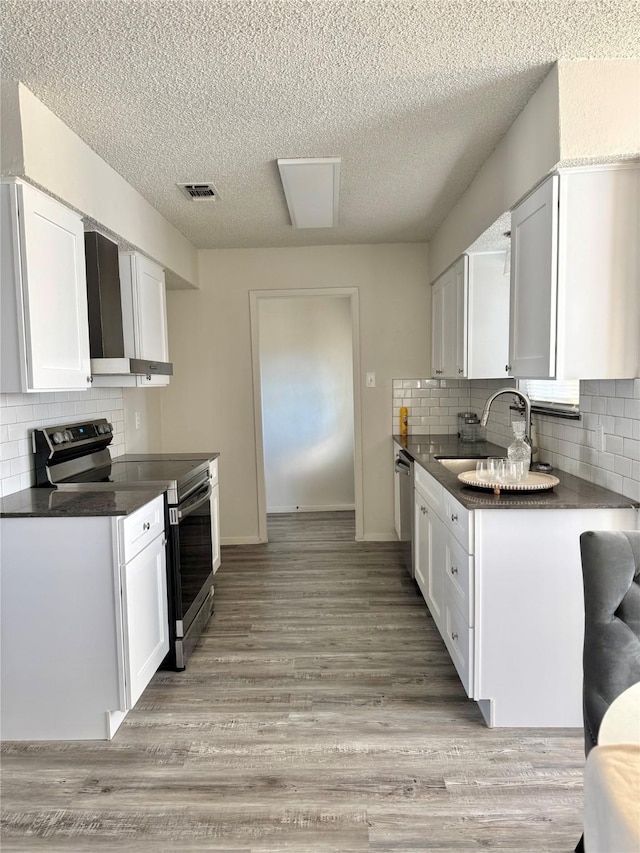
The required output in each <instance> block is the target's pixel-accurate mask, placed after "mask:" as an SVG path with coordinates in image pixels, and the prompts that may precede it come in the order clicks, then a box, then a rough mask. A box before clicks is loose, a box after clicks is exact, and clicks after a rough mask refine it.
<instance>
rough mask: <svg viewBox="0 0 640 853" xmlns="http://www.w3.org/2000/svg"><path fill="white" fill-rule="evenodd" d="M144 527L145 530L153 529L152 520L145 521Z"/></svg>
mask: <svg viewBox="0 0 640 853" xmlns="http://www.w3.org/2000/svg"><path fill="white" fill-rule="evenodd" d="M142 529H143V530H151V522H150V521H145V523H144V524H143V525H142Z"/></svg>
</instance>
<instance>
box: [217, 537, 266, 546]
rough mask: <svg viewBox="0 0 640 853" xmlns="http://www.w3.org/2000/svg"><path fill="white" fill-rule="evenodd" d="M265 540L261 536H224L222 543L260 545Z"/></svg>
mask: <svg viewBox="0 0 640 853" xmlns="http://www.w3.org/2000/svg"><path fill="white" fill-rule="evenodd" d="M263 541H264V540H263V539H260V537H259V536H223V537H222V539H220V544H221V545H260V544H262V542H263Z"/></svg>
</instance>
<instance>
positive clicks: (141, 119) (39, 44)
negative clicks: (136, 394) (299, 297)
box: [0, 0, 640, 248]
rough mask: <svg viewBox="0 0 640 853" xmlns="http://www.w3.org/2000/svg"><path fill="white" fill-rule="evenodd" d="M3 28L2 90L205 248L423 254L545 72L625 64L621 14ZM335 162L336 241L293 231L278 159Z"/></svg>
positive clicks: (476, 9)
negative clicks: (194, 189)
mask: <svg viewBox="0 0 640 853" xmlns="http://www.w3.org/2000/svg"><path fill="white" fill-rule="evenodd" d="M0 23H1V25H2V30H3V44H2V74H3V75H4V76H5V77H11V78H14V79H17V80H20V81H22V82H24V83H25V85H26V86H27V87H28V88H29V89H31V91H32V92H33V93H34V94H35V95H36V96H37V97H38V98H39V99H40V100H41V101H42V102H43V103H44V104H46V105H47V106H48V107H49V108H50V109H51V110H53V112H54V113H56V114H57V115H58V116H59V117H60V118H61V119H62V120H63V121H64V122H66V124H67V125H68V126H69V127H71V128H72V129H73V130H74V131H75V132H76V133H78V135H79V136H80V137H81V138H82V139H84V140H85V142H87V143H88V144H89V145H90V146H91V147H92V148H93V149H94V150H95V151H96V152H97V153H98V154H99V155H100V156H101V157H103V158H104V159H105V160H106V161H107V162H108V163H109V164H110V165H111V166H113V167H114V168H115V169H116V170H117V171H118V172H119V173H120V174H121V175H123V177H124V178H125V179H126V180H127V181H129V183H131V184H132V185H133V186H134V187H136V189H138V190H139V191H140V193H142V195H143V196H144V197H145V198H146V199H148V201H149V202H151V204H153V205H154V207H156V208H157V209H158V210H159V211H160V212H161V213H162V214H163V215H164V216H165V217H166V218H167V219H168V220H169V221H170V222H172V223H173V224H174V225H175V226H176V227H177V228H178V229H179V230H180V231H181V232H182V233H183V234H185V236H187V237H188V238H189V239H190V240H191V241H192V242H193V243H194V245H196V246H198V247H211V248H213V247H235V246H295V245H314V244H327V243H361V242H395V241H421V240H426V239H428V238H429V237H430V236H431V235H432V233H433V232H434V230H435V229H436V228H437V226H438V225H439V224H440V222H441V221H442V220H443V219H444V217H445V216H446V215H447V213H448V212H449V210H450V209H451V207H452V206H453V204H454V203H455V202H456V200H457V199H458V198H459V196H460V195H461V194H462V192H463V191H464V190H465V188H466V187H467V186H468V184H469V182H470V181H471V179H472V178H473V177H474V175H475V174H476V172H477V170H478V168H479V167H480V165H481V164H482V163H483V162H484V160H485V159H486V158H487V156H488V155H489V154H490V152H491V151H492V149H493V148H494V147H495V145H496V143H497V142H498V141H499V139H500V137H501V136H502V135H503V134H504V133H505V131H506V130H507V129H508V127H509V126H510V124H511V123H512V121H513V120H514V118H515V117H516V116H517V115H518V113H519V112H520V110H521V109H522V107H523V106H524V105H525V103H526V102H527V100H528V98H529V97H530V96H531V94H532V93H533V92H534V90H535V89H536V88H537V86H538V85H539V84H540V82H541V80H542V79H543V78H544V76H545V75H546V73H547V72H548V70H549V68H550V67H551V65H552V63H553V62H554V61H555V60H557V59H578V58H596V59H600V58H613V57H615V58H627V57H638V56H639V55H640V47H639V38H640V36H639V34H640V4H639V3H638V2H635V0H634V2H615V0H612V2H588V0H578V2H575V0H573V1H572V2H566V1H565V0H555V2H543V0H536V2H527V1H526V0H517V2H510V0H476V2H449V0H437V2H427V1H426V0H417V2H400V1H399V0H395V2H394V0H384V2H379V0H369V1H367V0H306V2H305V0H229V2H217V0H209V2H190V0H152V2H137V0H124V2H123V0H99V2H97V1H96V0H71V2H65V0H35V1H34V0H3V2H1V3H0ZM334 155H339V156H341V157H342V171H341V197H340V224H339V226H338V227H337V228H334V229H329V230H316V231H297V230H294V229H293V228H291V226H290V224H289V218H288V214H287V209H286V205H285V201H284V195H283V192H282V188H281V185H280V181H279V178H278V172H277V167H276V163H275V160H276V158H277V157H320V156H334ZM190 180H198V181H199V180H211V181H213V183H214V184H215V186H216V187H217V189H218V191H219V192H220V195H221V200H219V201H217V202H214V203H213V204H206V203H201V202H190V201H188V200H186V199H185V198H184V197H183V196H182V194H181V193H180V192H179V190H178V189H177V188H176V187H175V183H176V182H180V181H182V182H185V181H190Z"/></svg>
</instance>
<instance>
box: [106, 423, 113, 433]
mask: <svg viewBox="0 0 640 853" xmlns="http://www.w3.org/2000/svg"><path fill="white" fill-rule="evenodd" d="M106 431H107V432H113V424H107V430H106Z"/></svg>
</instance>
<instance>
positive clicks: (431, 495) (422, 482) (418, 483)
mask: <svg viewBox="0 0 640 853" xmlns="http://www.w3.org/2000/svg"><path fill="white" fill-rule="evenodd" d="M413 477H414V479H413V482H414V486H415V487H416V489H418V490H419V491H420V493H421V494H422V497H423V498H424V499H425V500H426V501H427V503H428V504H430V506H431V508H432V509H434V510H435V511H436V512H437V513H438V515H441V514H442V498H443V491H444V490H443V488H442V486H441V485H440V483H439V482H438V481H437V480H436V479H435V477H432V476H431V474H427V472H426V471H425V470H424V468H421V467H420V465H418V463H417V462H416V463H415V465H414V466H413Z"/></svg>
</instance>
